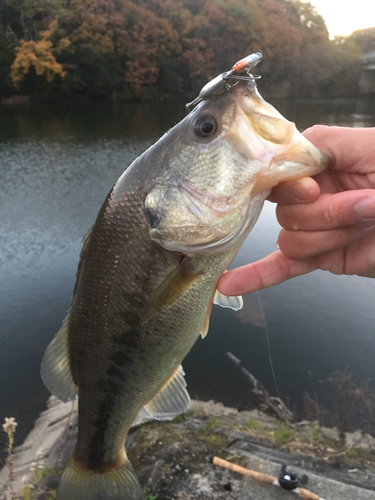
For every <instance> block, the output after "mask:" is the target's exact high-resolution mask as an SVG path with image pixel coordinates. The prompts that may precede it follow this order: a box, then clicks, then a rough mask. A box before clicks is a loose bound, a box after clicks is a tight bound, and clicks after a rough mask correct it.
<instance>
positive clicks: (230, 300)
mask: <svg viewBox="0 0 375 500" xmlns="http://www.w3.org/2000/svg"><path fill="white" fill-rule="evenodd" d="M214 304H216V305H217V306H221V307H228V308H229V309H233V310H234V311H239V310H240V309H242V307H243V298H242V296H241V295H237V296H235V295H233V296H229V295H223V294H222V293H220V292H219V290H216V292H215V297H214Z"/></svg>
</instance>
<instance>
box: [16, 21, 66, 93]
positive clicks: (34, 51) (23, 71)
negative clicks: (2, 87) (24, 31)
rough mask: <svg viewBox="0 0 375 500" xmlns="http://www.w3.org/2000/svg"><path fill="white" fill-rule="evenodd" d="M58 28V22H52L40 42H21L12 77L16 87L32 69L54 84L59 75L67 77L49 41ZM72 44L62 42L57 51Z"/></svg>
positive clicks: (17, 49)
mask: <svg viewBox="0 0 375 500" xmlns="http://www.w3.org/2000/svg"><path fill="white" fill-rule="evenodd" d="M56 27H57V20H54V21H52V23H51V24H50V26H49V29H48V30H46V31H43V32H42V33H41V34H40V38H39V40H38V41H36V42H34V41H26V40H21V41H20V43H19V46H18V47H17V48H16V58H15V60H14V62H13V64H12V68H11V73H10V77H11V79H12V81H13V83H14V84H15V85H18V84H19V83H20V82H21V81H22V80H23V79H24V78H25V75H27V74H28V73H29V71H30V69H31V68H33V69H34V70H35V73H36V74H37V75H38V76H45V78H46V80H47V82H52V81H53V80H54V78H55V77H56V76H57V75H59V76H61V77H62V78H63V77H64V76H65V74H66V73H65V71H64V70H63V68H62V66H61V64H59V63H58V62H57V61H56V58H55V56H54V54H53V44H52V42H51V40H50V39H49V38H50V37H51V35H52V33H53V32H54V30H55V29H56ZM69 44H70V42H69V40H68V39H63V40H61V41H60V46H59V47H56V50H57V51H59V50H62V49H63V48H66V47H67V46H68V45H69Z"/></svg>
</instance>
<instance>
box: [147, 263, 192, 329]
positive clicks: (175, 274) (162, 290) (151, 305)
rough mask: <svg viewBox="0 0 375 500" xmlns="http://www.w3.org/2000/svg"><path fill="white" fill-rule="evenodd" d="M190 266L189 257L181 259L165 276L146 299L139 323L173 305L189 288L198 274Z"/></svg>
mask: <svg viewBox="0 0 375 500" xmlns="http://www.w3.org/2000/svg"><path fill="white" fill-rule="evenodd" d="M200 274H202V273H195V272H194V271H192V269H191V267H190V259H189V258H188V257H185V258H184V259H183V261H182V262H181V263H180V264H179V265H178V266H177V267H176V268H175V269H174V270H173V271H172V272H171V273H170V274H169V275H168V276H167V277H166V278H165V280H164V281H163V283H162V284H161V285H160V286H159V287H158V288H157V289H156V290H155V291H154V292H153V293H152V294H151V295H150V297H149V299H148V300H147V303H146V307H145V310H144V312H143V316H142V318H141V325H144V324H145V323H147V321H149V320H150V319H151V318H153V317H154V316H156V315H157V314H160V313H162V312H163V311H165V310H167V309H169V308H170V307H172V306H173V304H175V303H176V302H177V301H178V300H179V299H180V298H181V297H182V296H183V295H185V293H186V292H187V291H188V290H189V289H190V287H191V286H192V285H193V283H194V282H195V280H196V279H197V278H198V276H199V275H200Z"/></svg>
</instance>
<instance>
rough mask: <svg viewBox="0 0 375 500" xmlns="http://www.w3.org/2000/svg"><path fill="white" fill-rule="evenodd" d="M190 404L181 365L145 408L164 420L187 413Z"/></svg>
mask: <svg viewBox="0 0 375 500" xmlns="http://www.w3.org/2000/svg"><path fill="white" fill-rule="evenodd" d="M189 406H190V396H189V393H188V391H187V390H186V382H185V378H184V370H183V368H182V366H181V365H180V366H179V368H178V369H177V370H176V371H175V373H174V374H173V375H172V377H171V378H170V379H169V380H168V381H167V383H166V384H165V385H164V386H163V387H162V388H161V389H160V391H159V392H158V393H157V394H156V396H155V397H154V398H153V399H151V401H149V402H148V403H147V405H145V410H146V411H147V412H148V413H149V414H150V415H151V416H152V417H154V418H155V419H156V420H164V419H167V418H170V417H175V416H176V415H180V414H181V413H185V411H186V410H187V409H188V408H189Z"/></svg>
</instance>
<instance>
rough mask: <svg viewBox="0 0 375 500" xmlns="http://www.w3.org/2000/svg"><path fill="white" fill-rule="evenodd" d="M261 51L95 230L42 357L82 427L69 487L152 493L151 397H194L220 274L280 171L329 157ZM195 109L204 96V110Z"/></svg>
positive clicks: (311, 170) (144, 166) (84, 495)
mask: <svg viewBox="0 0 375 500" xmlns="http://www.w3.org/2000/svg"><path fill="white" fill-rule="evenodd" d="M260 57H261V55H260V54H259V53H256V54H252V55H251V56H249V57H247V58H245V59H243V60H241V61H239V62H238V63H236V65H235V66H234V67H233V68H232V69H231V70H230V71H228V72H226V73H223V74H222V75H219V76H218V77H217V78H215V79H214V80H213V81H212V82H210V83H209V84H207V85H206V86H205V87H204V88H203V89H202V91H201V93H200V94H199V96H198V98H197V99H196V100H195V101H193V103H191V105H189V109H190V112H189V113H188V114H187V116H186V117H185V118H184V119H183V120H182V121H181V122H180V123H179V124H177V125H176V126H175V127H174V128H173V129H171V130H170V131H169V132H167V133H166V134H165V135H164V136H163V137H162V138H161V139H160V140H159V141H157V142H156V143H155V144H154V145H153V146H151V147H150V148H149V149H148V150H147V151H145V152H144V153H143V154H142V155H141V156H140V157H139V158H137V159H136V160H135V161H134V162H133V163H132V164H131V165H130V166H129V168H128V169H127V170H126V171H125V172H124V173H123V174H122V175H121V177H120V178H119V179H118V181H117V182H116V184H115V185H114V187H113V189H112V190H111V192H110V193H109V195H108V197H107V199H106V200H105V202H104V204H103V206H102V208H101V210H100V212H99V215H98V217H97V220H96V222H95V224H94V226H93V228H92V229H91V230H90V232H89V233H88V235H87V236H86V237H85V239H84V241H83V248H82V252H81V259H80V263H79V267H78V272H77V278H76V286H75V291H74V296H73V301H72V305H71V309H70V312H69V314H68V316H67V317H66V319H65V320H64V323H63V326H62V327H61V329H60V330H59V332H58V333H57V335H56V337H55V338H54V339H53V341H52V342H51V344H50V345H49V347H48V348H47V351H46V354H45V356H44V359H43V362H42V378H43V380H44V382H45V384H46V385H47V387H48V388H49V389H50V391H51V392H52V393H53V394H54V395H55V396H56V397H58V398H59V399H61V400H63V401H69V400H71V399H72V398H73V397H74V396H75V394H77V393H78V394H79V399H78V405H79V426H78V440H77V444H76V447H75V449H74V452H73V455H72V457H71V459H70V461H69V463H68V465H67V467H66V469H65V471H64V472H63V475H62V478H61V482H60V485H59V488H58V491H57V496H56V499H57V500H140V499H142V498H144V495H143V492H142V489H141V487H140V485H139V482H138V479H137V477H136V474H135V472H134V470H133V467H132V465H131V464H130V462H129V460H128V458H127V456H126V452H125V448H124V444H125V438H126V435H127V432H128V430H129V427H130V425H131V424H132V422H133V420H134V419H135V417H136V415H137V413H138V412H139V410H140V409H141V408H142V407H145V408H146V410H147V411H148V412H149V413H150V414H151V415H152V416H153V417H155V418H156V419H163V418H165V417H170V416H173V415H178V414H180V413H183V412H185V411H186V410H187V408H188V406H189V401H190V399H189V394H188V392H187V390H186V384H185V381H184V373H183V370H182V367H181V362H182V360H183V358H184V357H185V356H186V354H187V353H188V352H189V350H190V349H191V347H192V346H193V344H194V343H195V341H196V340H197V338H198V336H199V335H201V336H202V337H204V336H205V335H206V333H207V330H208V323H209V316H210V313H211V309H212V306H213V303H218V304H220V305H223V306H229V307H233V308H239V307H241V299H240V298H228V297H224V296H222V295H220V294H218V293H216V284H217V282H218V279H219V277H220V275H221V274H222V273H223V272H224V271H225V270H226V268H227V267H228V265H229V264H230V262H231V261H232V259H233V258H234V256H235V255H236V253H237V251H238V249H239V248H240V246H241V244H242V243H243V241H244V240H245V238H246V236H247V235H248V233H249V231H250V230H251V228H252V227H253V225H254V223H255V221H256V220H257V218H258V216H259V214H260V211H261V209H262V205H263V202H264V199H265V198H266V196H267V195H268V193H269V192H270V189H271V188H272V187H273V186H275V185H276V184H277V183H279V182H280V181H286V180H290V179H295V178H297V177H300V176H304V175H314V174H317V173H318V172H320V171H322V170H323V169H324V168H326V166H327V164H328V159H327V157H325V156H324V155H322V154H321V153H320V152H319V151H318V150H317V149H316V148H315V147H314V146H313V145H312V144H311V143H309V142H308V141H307V140H306V139H305V138H304V137H303V136H302V135H301V134H300V133H299V132H298V131H297V130H296V127H295V125H294V124H293V123H291V122H289V121H287V120H286V119H285V118H284V117H283V116H282V115H280V113H278V112H277V111H276V110H275V109H274V108H273V107H272V106H271V105H270V104H268V103H266V102H265V101H264V100H263V99H262V97H261V96H260V94H259V93H258V91H257V88H256V84H255V77H254V76H253V75H252V74H251V73H250V70H251V68H252V66H254V65H255V64H256V63H257V62H258V61H259V60H260ZM192 108H193V109H192Z"/></svg>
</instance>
